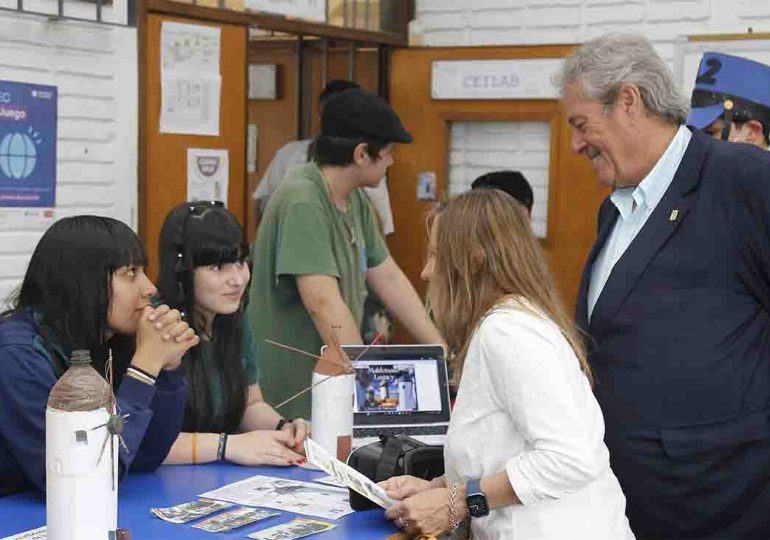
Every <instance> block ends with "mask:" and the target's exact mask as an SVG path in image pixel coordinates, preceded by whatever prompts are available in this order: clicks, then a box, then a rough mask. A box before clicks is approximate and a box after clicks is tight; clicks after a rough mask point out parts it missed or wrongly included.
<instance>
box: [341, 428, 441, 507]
mask: <svg viewBox="0 0 770 540" xmlns="http://www.w3.org/2000/svg"><path fill="white" fill-rule="evenodd" d="M348 465H350V466H351V467H353V468H354V469H355V470H357V471H358V472H360V473H361V474H363V475H364V476H366V477H367V478H369V479H370V480H373V481H375V482H381V481H383V480H387V479H388V478H391V477H393V476H399V475H402V474H410V475H412V476H416V477H418V478H423V479H425V480H432V479H434V478H438V477H439V476H442V475H443V474H444V447H443V446H440V445H439V446H431V445H428V444H425V443H421V442H420V441H418V440H416V439H413V438H411V437H407V436H406V435H394V436H387V435H380V440H379V441H375V442H373V443H370V444H366V445H364V446H359V447H358V448H356V449H355V450H353V452H352V453H351V454H350V457H348ZM349 491H350V507H351V508H353V510H368V509H370V508H376V507H377V505H376V504H375V503H373V502H372V501H370V500H369V499H367V498H366V497H364V496H363V495H359V494H358V493H357V492H355V491H353V490H352V489H350V490H349Z"/></svg>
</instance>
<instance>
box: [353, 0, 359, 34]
mask: <svg viewBox="0 0 770 540" xmlns="http://www.w3.org/2000/svg"><path fill="white" fill-rule="evenodd" d="M357 11H358V0H353V24H352V25H351V26H352V27H353V28H358V21H357V20H356V19H358V13H357Z"/></svg>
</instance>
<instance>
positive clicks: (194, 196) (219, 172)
mask: <svg viewBox="0 0 770 540" xmlns="http://www.w3.org/2000/svg"><path fill="white" fill-rule="evenodd" d="M228 162H229V159H228V153H227V150H212V149H211V148H188V149H187V200H188V201H222V202H224V203H225V206H227V189H228V184H229V175H228V167H229V164H228Z"/></svg>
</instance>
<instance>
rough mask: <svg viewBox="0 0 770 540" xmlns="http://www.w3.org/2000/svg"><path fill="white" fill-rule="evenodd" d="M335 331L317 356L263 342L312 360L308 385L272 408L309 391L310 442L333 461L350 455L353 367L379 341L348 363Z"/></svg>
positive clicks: (348, 360) (333, 330) (375, 339)
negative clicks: (328, 343)
mask: <svg viewBox="0 0 770 540" xmlns="http://www.w3.org/2000/svg"><path fill="white" fill-rule="evenodd" d="M337 330H338V327H332V343H331V345H329V346H327V347H325V348H324V349H323V352H322V354H321V355H320V356H318V355H315V354H312V353H309V352H306V351H303V350H300V349H296V348H294V347H290V346H288V345H284V344H282V343H278V342H276V341H271V340H266V341H267V342H268V343H269V344H271V345H273V346H276V347H280V348H282V349H286V350H289V351H292V352H295V353H297V354H301V355H305V356H309V357H311V358H314V359H315V360H316V365H315V368H314V369H313V378H312V382H311V384H310V385H309V386H307V387H305V388H303V389H302V390H300V391H299V392H297V393H296V394H294V395H293V396H291V397H289V398H288V399H286V400H284V401H282V402H281V403H279V404H278V405H276V406H275V409H276V410H278V409H280V408H281V407H283V406H285V405H286V404H287V403H290V402H291V401H293V400H295V399H297V398H298V397H299V396H301V395H303V394H305V393H306V392H309V391H311V390H312V399H311V415H310V416H311V420H312V422H313V428H312V431H313V440H314V441H315V442H316V443H318V444H320V445H321V446H322V447H323V448H324V449H325V450H326V451H327V452H329V453H330V454H332V455H334V456H336V457H337V459H339V460H341V461H345V460H347V457H348V455H349V454H350V450H351V447H352V442H353V400H354V397H355V395H354V393H355V390H354V387H355V370H354V369H353V364H354V363H355V362H356V360H358V359H359V358H361V357H362V356H363V355H364V354H366V352H367V351H368V350H369V348H370V347H372V346H373V345H375V344H376V343H377V342H378V341H379V339H380V337H382V332H380V333H378V334H377V335H376V336H375V338H374V339H373V340H372V343H371V344H370V345H368V346H367V347H365V348H364V349H363V350H362V351H361V353H360V354H359V355H358V356H357V357H356V358H355V359H353V361H352V362H351V360H350V358H349V357H348V355H347V354H346V353H345V351H344V350H343V349H342V347H341V345H340V343H339V339H338V338H337ZM321 385H323V387H321Z"/></svg>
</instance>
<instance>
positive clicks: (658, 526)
mask: <svg viewBox="0 0 770 540" xmlns="http://www.w3.org/2000/svg"><path fill="white" fill-rule="evenodd" d="M617 217H618V212H617V210H616V208H615V206H614V205H613V204H612V202H611V201H610V200H609V198H608V199H607V200H605V201H604V202H603V204H602V206H601V208H600V210H599V237H598V239H597V241H596V244H595V245H594V247H593V249H592V250H591V253H590V255H589V257H588V261H587V263H586V266H585V270H584V274H583V280H582V283H581V287H580V292H579V298H578V305H577V315H576V317H577V322H578V325H579V326H581V327H582V328H583V330H585V331H586V332H587V333H588V335H589V339H588V350H589V360H590V363H591V366H592V368H593V370H594V372H595V374H596V380H597V382H596V387H595V392H596V396H597V399H598V400H599V403H600V404H601V406H602V410H603V412H604V416H605V422H606V436H605V439H606V442H607V445H608V447H609V449H610V454H611V463H612V467H613V470H614V472H615V474H616V475H617V476H618V478H619V480H620V482H621V485H622V486H623V490H624V492H625V494H626V497H627V500H628V516H629V519H630V520H631V526H632V528H633V529H634V531H635V532H636V534H637V535H638V536H639V537H642V538H666V539H669V538H671V539H674V538H676V539H678V538H707V537H715V538H770V421H769V418H770V153H769V152H766V151H762V150H760V149H758V148H755V147H750V146H748V145H744V144H735V143H725V142H722V141H715V140H713V139H711V138H709V137H707V136H705V135H703V134H700V133H694V134H693V137H692V140H691V142H690V144H689V146H688V147H687V150H686V152H685V155H684V158H683V160H682V163H681V165H680V166H679V169H678V170H677V172H676V175H675V177H674V179H673V181H672V183H671V185H670V187H669V188H668V190H667V191H666V193H665V195H664V196H663V198H662V199H661V201H660V203H659V204H658V206H657V207H656V209H655V210H654V212H653V213H652V214H651V216H650V217H649V219H648V221H647V223H646V224H645V225H644V227H643V228H642V229H641V231H640V232H639V234H638V235H637V236H636V238H635V239H634V240H633V242H632V243H631V245H630V246H629V248H628V250H627V251H626V252H625V253H624V254H623V256H622V257H621V258H620V260H619V261H618V262H617V264H616V265H615V267H614V268H613V270H612V273H611V274H610V276H609V279H608V280H607V283H606V285H605V287H604V289H603V290H602V292H601V295H600V296H599V298H598V300H597V302H596V305H595V307H594V310H593V313H592V316H591V319H590V323H589V321H588V316H587V306H586V299H587V293H588V287H589V284H590V276H591V268H592V265H593V262H594V260H595V259H596V256H597V255H598V253H599V252H600V250H601V247H602V246H603V245H604V243H605V241H606V240H607V237H608V235H609V233H610V231H611V230H612V228H613V225H614V224H615V222H616V220H617Z"/></svg>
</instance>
